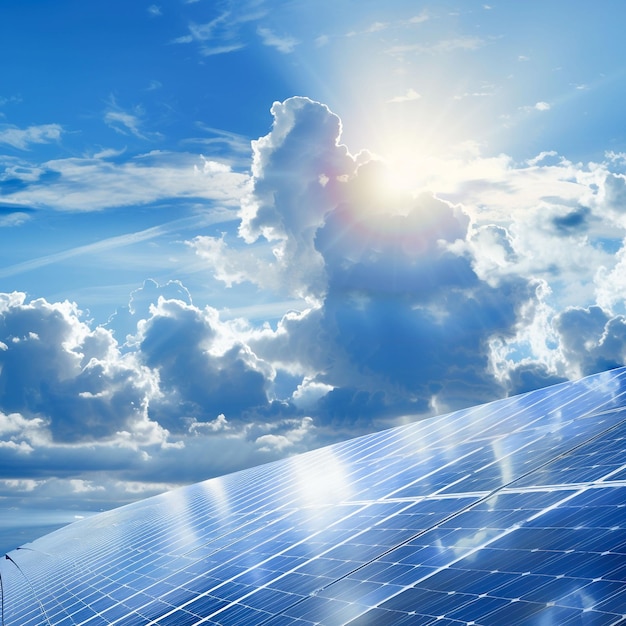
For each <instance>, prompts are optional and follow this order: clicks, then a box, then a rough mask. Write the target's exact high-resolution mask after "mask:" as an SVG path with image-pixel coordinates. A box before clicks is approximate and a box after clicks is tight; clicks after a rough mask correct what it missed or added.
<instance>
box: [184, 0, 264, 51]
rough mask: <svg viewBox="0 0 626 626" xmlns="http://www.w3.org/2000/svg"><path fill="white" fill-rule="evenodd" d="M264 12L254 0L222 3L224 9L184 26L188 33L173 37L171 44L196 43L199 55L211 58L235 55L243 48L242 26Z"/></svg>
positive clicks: (245, 43) (244, 42) (255, 19)
mask: <svg viewBox="0 0 626 626" xmlns="http://www.w3.org/2000/svg"><path fill="white" fill-rule="evenodd" d="M265 14H266V11H265V10H264V9H263V7H262V5H260V4H259V3H258V2H256V1H255V0H251V1H249V2H238V3H235V4H233V3H232V2H228V3H226V8H225V9H224V10H223V11H222V12H221V13H220V14H219V15H218V16H217V17H215V18H214V19H212V20H210V21H208V22H204V23H197V22H191V23H189V25H188V31H189V32H188V34H186V35H181V36H179V37H176V38H175V39H174V40H173V41H172V43H174V44H188V43H194V42H195V43H197V44H199V50H200V54H202V55H203V56H214V55H218V54H228V53H230V52H236V51H237V50H241V49H242V48H244V47H246V45H247V42H246V39H245V36H244V35H245V33H244V32H243V31H244V29H245V27H246V26H247V25H248V24H249V23H254V22H256V21H258V20H259V19H261V18H262V17H264V15H265Z"/></svg>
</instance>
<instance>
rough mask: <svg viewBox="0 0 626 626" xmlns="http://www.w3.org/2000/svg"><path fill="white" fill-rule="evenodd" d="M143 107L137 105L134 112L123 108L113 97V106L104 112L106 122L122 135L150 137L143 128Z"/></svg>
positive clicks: (139, 137)
mask: <svg viewBox="0 0 626 626" xmlns="http://www.w3.org/2000/svg"><path fill="white" fill-rule="evenodd" d="M143 117H144V111H143V108H142V107H140V106H138V107H135V109H134V111H133V112H132V113H129V112H128V111H124V110H122V109H121V108H120V107H119V106H118V105H117V104H116V102H115V99H114V98H111V108H110V109H109V110H108V111H106V112H105V114H104V122H105V124H106V125H107V126H110V127H111V128H112V129H113V130H114V131H115V132H117V133H120V134H121V135H134V136H135V137H137V138H138V139H148V135H147V134H146V133H145V132H143V131H142V130H141V127H142V126H143V119H142V118H143ZM153 136H154V135H153Z"/></svg>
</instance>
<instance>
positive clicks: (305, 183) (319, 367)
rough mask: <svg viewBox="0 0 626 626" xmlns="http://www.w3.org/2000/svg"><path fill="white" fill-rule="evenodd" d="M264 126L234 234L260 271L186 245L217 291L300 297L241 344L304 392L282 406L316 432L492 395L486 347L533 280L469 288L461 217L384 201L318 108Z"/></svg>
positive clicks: (381, 189) (503, 329) (385, 190)
mask: <svg viewBox="0 0 626 626" xmlns="http://www.w3.org/2000/svg"><path fill="white" fill-rule="evenodd" d="M272 113H273V115H274V125H273V128H272V131H271V132H270V133H269V134H268V135H267V136H266V137H263V138H261V139H259V140H258V141H257V142H255V144H254V161H253V184H252V192H251V194H250V195H249V196H248V197H246V198H245V199H244V202H243V205H242V211H241V225H240V229H239V232H240V236H241V238H242V239H243V241H244V242H245V244H246V245H247V246H253V245H254V246H255V248H254V250H255V251H256V252H257V254H258V246H259V245H260V244H261V243H262V242H263V241H265V242H267V245H268V246H273V249H272V252H273V258H272V256H270V255H267V256H266V261H265V262H264V261H263V257H262V256H258V255H257V256H256V257H247V256H246V255H247V254H248V250H246V249H245V248H246V246H243V249H235V250H231V249H230V248H229V246H228V244H227V242H226V241H225V240H224V239H223V238H222V239H220V240H216V239H212V240H207V239H206V238H203V239H198V240H196V241H195V242H193V243H194V245H195V246H196V248H197V250H198V252H199V254H200V255H201V256H202V257H203V258H205V259H206V260H208V261H210V263H211V264H212V267H213V268H215V270H216V271H217V270H218V268H217V265H218V260H219V259H221V261H222V266H221V270H222V272H223V274H222V275H221V278H222V279H223V280H225V282H230V284H233V283H236V282H238V281H241V280H244V279H246V278H247V279H249V280H251V281H253V282H256V283H257V284H264V282H263V281H267V276H268V275H269V276H272V275H275V276H280V280H276V281H275V284H276V285H282V288H283V290H284V291H285V292H288V293H292V294H294V293H300V294H307V295H309V296H310V297H312V298H314V299H313V300H312V302H313V305H312V307H311V308H310V309H309V311H308V312H305V313H303V314H299V315H287V316H286V317H285V318H284V319H283V321H282V322H281V323H280V324H279V326H278V328H277V329H276V330H275V331H273V330H264V331H261V332H258V333H256V334H255V333H251V334H250V338H249V339H248V344H249V346H250V348H251V349H252V351H253V352H254V353H255V354H256V355H257V356H258V357H260V358H262V359H263V360H264V361H267V362H269V363H272V364H273V365H274V367H277V368H284V369H285V370H286V371H289V372H291V373H292V374H296V375H297V374H299V375H301V376H303V380H304V379H306V380H307V382H306V385H305V383H304V382H303V383H302V384H303V385H305V386H303V387H301V389H302V391H295V392H294V394H293V398H294V401H295V402H300V404H301V405H302V402H301V400H302V399H303V398H304V397H308V400H307V402H305V405H306V406H309V407H310V406H311V403H313V400H312V398H315V402H317V405H316V409H315V410H313V415H314V416H315V417H316V419H317V423H321V424H324V423H325V424H328V423H330V422H333V423H335V426H337V424H340V423H348V422H350V421H351V420H353V419H355V417H356V416H357V415H360V416H361V419H362V423H361V426H362V427H363V428H367V425H368V424H369V426H370V427H371V423H370V421H371V420H373V419H375V418H376V419H380V418H381V417H384V416H388V417H393V416H397V415H399V414H405V413H411V412H416V413H419V412H428V411H432V410H434V409H435V407H438V408H441V407H445V406H449V407H452V406H459V405H460V404H461V403H466V402H468V397H470V396H471V397H472V400H473V401H476V402H478V401H480V400H484V399H488V398H492V397H496V396H497V395H498V394H501V393H502V388H501V386H500V383H499V382H498V381H496V380H495V379H494V377H493V375H492V374H491V372H490V371H489V359H490V347H489V346H490V343H489V342H490V340H491V339H492V338H493V337H494V336H503V337H507V336H513V335H514V334H515V326H516V324H517V323H518V310H519V309H520V308H521V307H522V306H523V305H524V304H525V303H526V302H527V301H532V300H533V299H534V298H535V297H536V293H535V286H534V283H533V281H532V280H528V279H525V278H523V277H520V276H513V275H509V276H507V275H505V274H501V275H499V276H498V277H497V279H496V280H495V282H489V281H487V280H486V279H483V278H481V277H479V275H478V274H477V273H476V272H475V270H474V267H473V266H474V263H475V260H474V259H473V258H472V254H471V252H470V250H471V249H470V248H468V247H467V246H466V245H465V244H464V242H466V241H468V240H469V236H470V231H469V225H470V218H469V216H468V215H467V214H466V213H465V212H464V211H463V209H462V208H461V207H459V206H454V205H452V204H450V203H448V202H445V201H442V200H440V199H437V198H436V197H434V196H432V194H422V195H420V196H417V197H413V196H411V195H409V194H407V195H402V194H399V195H397V196H394V195H393V194H391V193H390V190H389V187H388V186H387V185H386V179H387V176H386V174H387V173H386V170H385V168H386V166H385V165H384V164H382V163H380V162H377V161H372V160H369V161H368V160H367V158H368V157H366V156H362V157H354V156H352V155H350V153H349V152H348V151H347V149H346V148H345V146H342V145H341V143H340V133H341V123H340V121H339V119H338V118H337V116H335V115H334V114H332V113H331V112H330V111H329V110H328V108H327V107H325V106H324V105H321V104H319V103H316V102H313V101H311V100H308V99H306V98H291V99H289V100H287V101H285V102H283V103H275V104H274V106H273V107H272ZM253 258H255V259H256V266H255V265H254V264H253ZM217 275H218V276H220V274H219V273H218V274H217ZM265 284H266V283H265ZM453 381H454V382H453ZM305 388H306V389H311V390H313V389H315V394H313V395H311V394H307V395H306V396H305V395H304V389H305ZM323 390H325V391H326V393H322V391H323ZM302 406H304V405H302Z"/></svg>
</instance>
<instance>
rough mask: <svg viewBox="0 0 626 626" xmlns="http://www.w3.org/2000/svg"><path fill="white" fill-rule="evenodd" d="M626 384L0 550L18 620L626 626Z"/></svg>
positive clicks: (587, 388) (574, 387) (610, 375)
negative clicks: (14, 548) (3, 557)
mask: <svg viewBox="0 0 626 626" xmlns="http://www.w3.org/2000/svg"><path fill="white" fill-rule="evenodd" d="M625 381H626V371H625V370H624V369H618V370H612V371H610V372H605V373H603V374H599V375H595V376H591V377H588V378H585V379H582V380H580V381H577V382H572V383H565V384H562V385H558V386H555V387H551V388H547V389H542V390H538V391H534V392H530V393H528V394H525V395H522V396H517V397H514V398H507V399H505V400H501V401H498V402H494V403H491V404H488V405H483V406H479V407H474V408H471V409H467V410H462V411H458V412H455V413H452V414H449V415H445V416H440V417H437V418H431V419H428V420H423V421H420V422H416V423H413V424H409V425H406V426H401V427H398V428H394V429H391V430H387V431H383V432H380V433H376V434H373V435H368V436H365V437H360V438H357V439H353V440H350V441H346V442H343V443H340V444H336V445H333V446H329V447H326V448H322V449H320V450H316V451H313V452H309V453H307V454H303V455H300V456H297V457H293V458H289V459H285V460H283V461H279V462H276V463H272V464H269V465H265V466H261V467H257V468H253V469H251V470H246V471H242V472H238V473H235V474H231V475H228V476H224V477H222V478H219V479H213V480H210V481H206V482H203V483H198V484H196V485H192V486H189V487H185V488H183V489H179V490H176V491H172V492H169V493H167V494H164V495H161V496H157V497H155V498H150V499H147V500H144V501H142V502H138V503H135V504H132V505H129V506H126V507H122V508H120V509H117V510H114V511H109V512H107V513H103V514H100V515H97V516H94V517H92V518H89V519H85V520H82V521H80V522H77V523H75V524H72V525H70V526H67V527H65V528H62V529H61V530H58V531H56V532H54V533H51V534H50V535H47V536H45V537H43V538H41V539H39V540H37V541H35V542H33V543H32V544H27V545H26V546H23V547H22V548H20V549H18V550H14V551H12V552H10V553H9V554H8V555H7V558H6V559H5V560H4V561H2V563H1V565H0V574H1V576H2V578H1V581H2V598H3V607H2V611H3V624H4V625H6V626H36V625H37V626H38V625H45V624H54V625H63V626H70V625H83V624H84V625H88V626H97V625H100V624H119V625H123V626H134V625H137V626H139V625H146V624H154V625H156V624H159V625H163V626H166V625H172V626H174V625H175V626H187V625H192V624H222V625H229V624H232V625H237V626H242V625H254V626H257V625H259V626H260V625H263V626H283V625H299V626H309V625H312V624H323V625H324V626H332V625H335V624H350V626H363V625H376V626H379V625H382V626H384V625H386V624H394V625H395V624H398V625H429V624H436V625H437V626H442V625H448V624H449V625H452V624H456V625H458V624H476V625H478V624H485V625H493V624H507V625H508V624H535V623H536V624H555V625H556V624H558V625H564V626H568V625H574V624H593V625H604V624H607V625H609V624H620V623H626V454H625V451H626V393H625V392H626V386H625V384H624V383H625Z"/></svg>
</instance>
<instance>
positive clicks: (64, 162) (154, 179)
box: [4, 151, 249, 211]
mask: <svg viewBox="0 0 626 626" xmlns="http://www.w3.org/2000/svg"><path fill="white" fill-rule="evenodd" d="M118 154H119V153H117V152H110V151H102V152H101V156H100V158H98V157H91V158H90V157H84V158H79V157H76V158H70V159H57V160H53V161H47V162H45V163H42V164H37V165H33V164H28V163H22V164H20V166H19V167H18V166H17V165H16V164H12V179H11V181H9V182H11V183H12V185H11V188H7V189H5V191H4V195H5V197H6V201H7V202H8V201H10V202H11V205H12V206H14V207H15V210H19V209H20V207H29V208H30V207H35V208H50V209H54V210H58V211H101V210H103V209H106V208H110V207H117V206H129V205H133V204H148V203H151V202H158V201H160V200H165V199H173V198H177V199H189V200H191V199H198V200H200V199H203V200H217V201H219V202H220V203H221V204H222V205H223V206H231V207H235V206H237V204H238V202H239V198H240V197H241V196H242V194H243V193H244V192H245V188H246V185H247V182H248V180H249V177H248V175H247V174H241V173H238V172H234V171H232V169H231V168H230V167H229V166H228V165H227V164H224V163H221V162H218V161H214V160H211V159H205V158H202V157H198V156H197V155H195V154H189V153H172V152H158V151H155V152H151V153H148V154H143V155H138V156H136V157H133V158H131V159H128V160H127V161H125V162H122V163H118V162H112V161H111V160H109V159H108V157H109V156H113V157H115V156H116V155H118ZM42 182H45V183H46V184H41V183H42Z"/></svg>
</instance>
